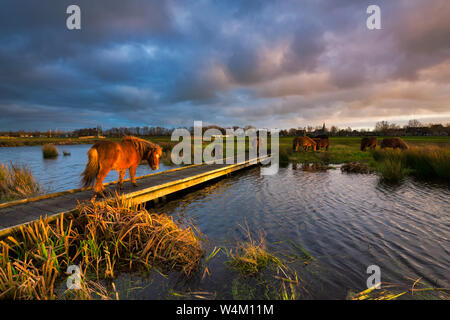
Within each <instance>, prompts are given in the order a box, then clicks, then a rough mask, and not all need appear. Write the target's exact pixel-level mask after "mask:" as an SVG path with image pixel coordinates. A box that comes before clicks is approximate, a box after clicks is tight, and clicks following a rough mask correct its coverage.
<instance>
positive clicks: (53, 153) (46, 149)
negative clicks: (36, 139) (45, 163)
mask: <svg viewBox="0 0 450 320" xmlns="http://www.w3.org/2000/svg"><path fill="white" fill-rule="evenodd" d="M42 155H43V156H44V159H52V158H56V157H57V156H58V148H57V147H56V146H55V145H54V144H44V145H43V146H42Z"/></svg>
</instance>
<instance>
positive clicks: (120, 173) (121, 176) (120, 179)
mask: <svg viewBox="0 0 450 320" xmlns="http://www.w3.org/2000/svg"><path fill="white" fill-rule="evenodd" d="M123 177H125V170H119V183H118V184H117V187H118V188H119V190H121V189H122V186H123Z"/></svg>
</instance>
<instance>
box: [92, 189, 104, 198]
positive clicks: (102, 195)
mask: <svg viewBox="0 0 450 320" xmlns="http://www.w3.org/2000/svg"><path fill="white" fill-rule="evenodd" d="M97 197H98V198H106V195H105V193H104V192H103V191H101V192H96V193H95V194H94V198H97Z"/></svg>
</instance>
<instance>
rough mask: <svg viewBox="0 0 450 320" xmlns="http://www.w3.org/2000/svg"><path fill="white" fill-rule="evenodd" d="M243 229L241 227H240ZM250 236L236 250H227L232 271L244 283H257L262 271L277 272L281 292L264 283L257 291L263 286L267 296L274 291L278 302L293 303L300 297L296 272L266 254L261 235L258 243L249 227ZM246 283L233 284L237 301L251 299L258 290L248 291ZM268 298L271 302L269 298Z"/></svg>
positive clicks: (276, 278) (259, 284) (270, 283)
mask: <svg viewBox="0 0 450 320" xmlns="http://www.w3.org/2000/svg"><path fill="white" fill-rule="evenodd" d="M241 227H242V226H241ZM243 229H244V230H245V231H246V232H247V238H248V240H247V241H246V242H244V243H240V244H238V246H237V247H236V248H235V249H234V252H233V249H230V250H228V249H225V250H226V252H227V255H228V257H229V258H230V259H229V260H228V261H226V263H227V264H228V265H229V266H230V267H231V268H233V269H235V270H237V271H238V272H239V274H240V275H241V276H242V277H244V279H250V281H252V279H253V280H254V279H256V278H258V277H261V276H262V274H263V271H271V272H274V274H272V275H273V278H274V279H275V280H276V281H277V282H278V283H279V284H280V286H279V288H278V289H275V290H273V283H272V282H270V281H269V282H268V281H266V280H264V279H259V280H258V281H257V282H258V284H257V287H258V286H261V285H263V286H264V287H265V288H264V291H265V295H266V296H267V295H268V292H269V291H270V290H271V288H272V291H274V292H273V296H275V298H276V299H283V300H294V299H296V296H297V288H298V286H299V278H298V276H297V273H296V272H295V271H292V270H290V269H289V268H288V267H287V266H286V265H285V264H284V263H283V262H282V261H281V259H279V258H278V257H277V256H275V255H274V254H272V253H269V252H268V251H267V248H266V245H265V239H264V236H263V234H262V233H260V234H259V240H255V239H254V238H253V237H252V235H251V233H250V230H249V228H248V225H246V228H243ZM245 283H246V281H245V280H244V283H240V282H234V283H233V295H234V296H235V297H237V298H238V299H242V298H245V297H247V298H252V297H253V296H254V294H255V292H256V290H257V288H256V287H255V288H252V286H250V287H249V288H246V285H245ZM273 296H272V298H273ZM267 298H271V297H269V296H267Z"/></svg>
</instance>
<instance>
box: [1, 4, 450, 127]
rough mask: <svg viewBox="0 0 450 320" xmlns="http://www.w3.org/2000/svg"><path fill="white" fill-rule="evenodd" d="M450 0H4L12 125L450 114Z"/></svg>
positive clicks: (6, 91) (4, 83)
mask: <svg viewBox="0 0 450 320" xmlns="http://www.w3.org/2000/svg"><path fill="white" fill-rule="evenodd" d="M70 4H77V5H79V6H80V7H81V14H82V30H80V31H69V30H67V28H66V18H67V15H66V13H65V12H66V8H67V6H68V5H70ZM370 4H378V5H380V6H381V8H382V25H383V29H382V30H379V31H369V30H367V29H366V27H365V22H366V18H367V14H366V8H367V6H368V5H370ZM449 6H450V5H449V2H448V1H447V0H432V1H420V0H398V1H388V0H378V1H365V0H363V1H361V0H346V1H331V0H328V1H327V0H304V1H300V0H299V1H294V0H292V1H259V0H258V1H237V0H236V1H235V0H233V1H214V0H210V1H193V0H192V1H176V0H171V1H156V0H155V1H139V0H133V1H130V0H128V1H120V0H114V1H112V0H110V1H92V0H91V1H88V0H77V1H55V0H41V1H23V0H15V1H12V0H7V1H3V3H2V11H0V70H1V72H0V111H1V114H2V116H1V120H0V125H1V126H2V128H1V129H22V128H25V127H26V128H37V129H46V128H49V127H67V128H77V127H84V126H94V125H96V124H101V125H103V126H122V125H146V124H149V125H169V126H177V125H186V124H187V122H192V121H193V120H203V121H208V122H210V123H214V122H216V123H218V124H224V125H230V124H249V123H250V122H254V123H255V124H258V125H262V126H279V127H286V126H299V125H305V124H307V123H308V122H314V121H322V120H323V119H324V118H327V120H329V121H331V122H333V121H341V122H343V121H346V122H347V123H357V119H358V118H360V117H361V116H362V115H366V116H367V118H368V119H372V120H367V121H366V122H370V121H376V119H377V117H381V116H385V115H386V114H389V115H391V116H392V115H398V116H399V117H404V116H405V115H408V114H410V113H413V112H415V113H416V114H419V115H421V114H423V115H424V116H428V115H430V114H435V115H436V114H438V113H445V110H449V109H450V106H449V103H448V101H449V100H448V98H449V91H448V88H449V85H450V84H449V80H448V79H449V77H448V74H449V73H448V70H449V68H448V67H447V66H448V65H449V63H450V61H449V60H450V59H449V57H450V54H449V53H450V41H449V40H448V35H449V34H450V22H449V21H450V20H449V19H448V16H449V14H450V7H449ZM412 91H414V92H418V93H420V94H419V95H412V94H411V92H412ZM389 111H391V112H389ZM324 115H325V116H324ZM352 115H353V116H352Z"/></svg>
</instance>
